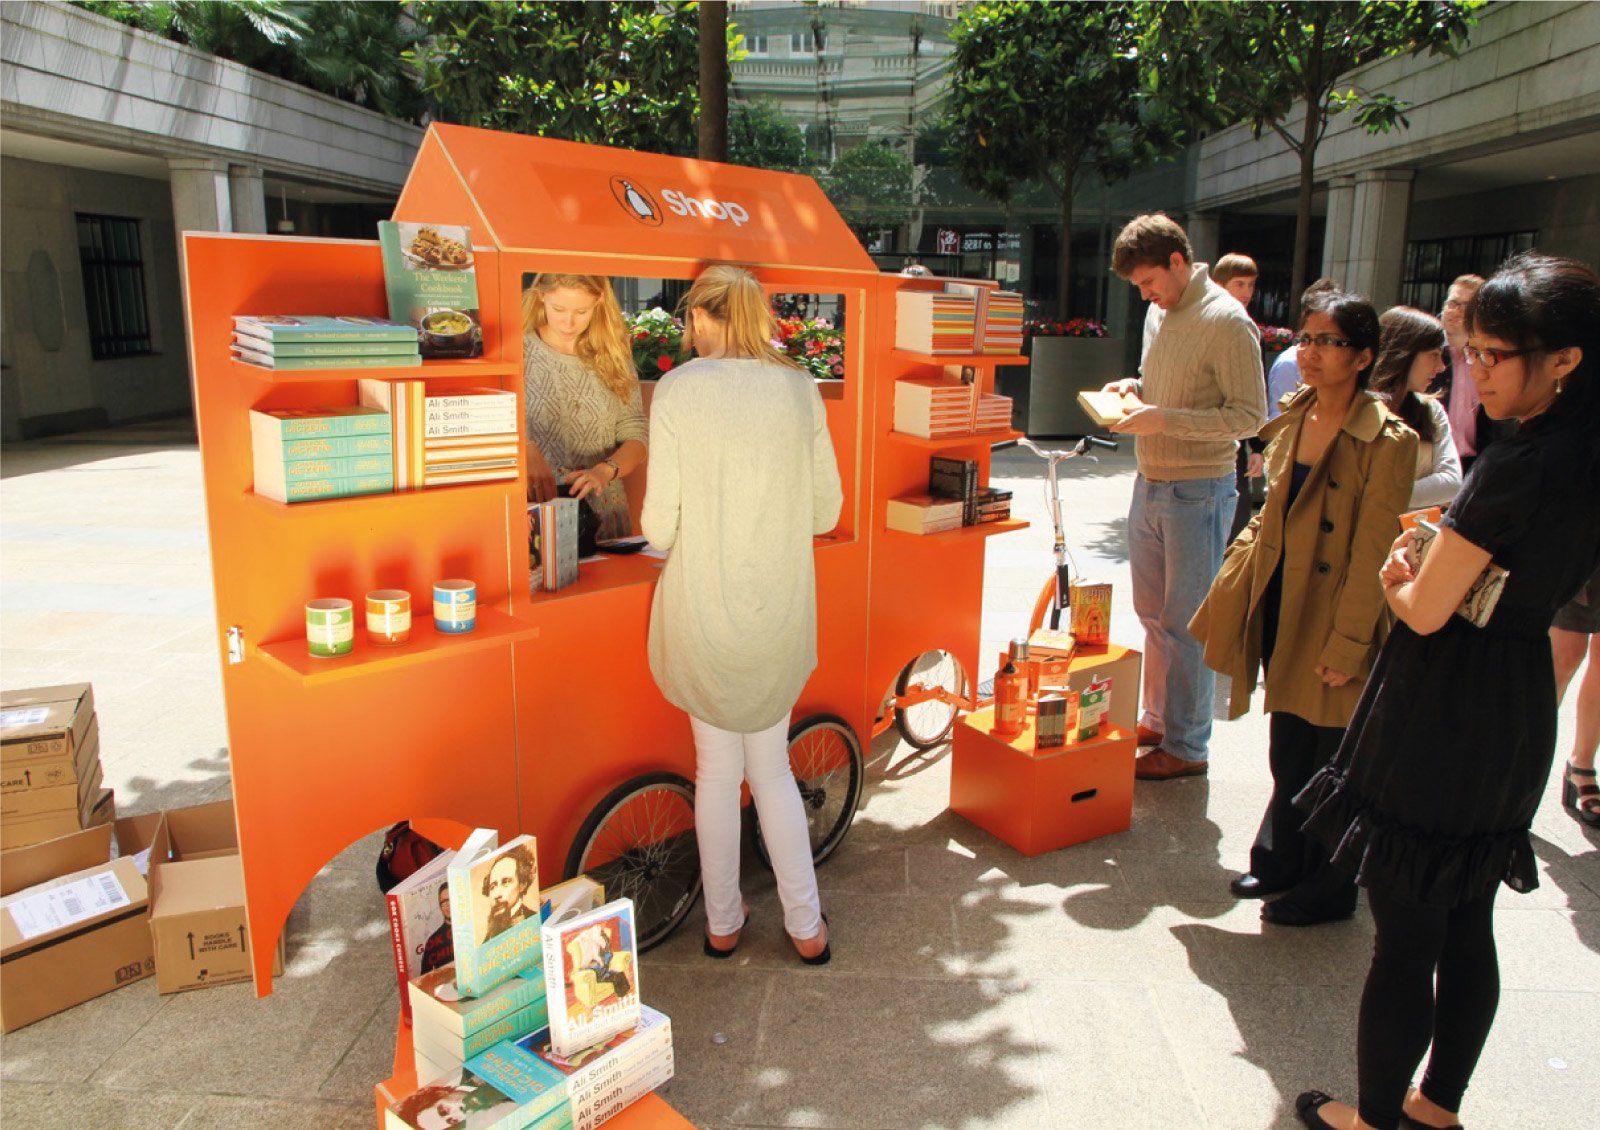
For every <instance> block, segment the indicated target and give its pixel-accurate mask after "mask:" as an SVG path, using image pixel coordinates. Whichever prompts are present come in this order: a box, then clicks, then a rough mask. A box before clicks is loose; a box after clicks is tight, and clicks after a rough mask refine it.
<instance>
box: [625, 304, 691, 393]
mask: <svg viewBox="0 0 1600 1130" xmlns="http://www.w3.org/2000/svg"><path fill="white" fill-rule="evenodd" d="M629 326H630V329H631V331H632V334H633V342H632V344H633V367H634V368H635V369H637V370H638V371H639V379H640V380H641V381H654V380H659V379H660V378H661V376H662V375H663V374H664V373H667V372H669V371H671V370H672V369H673V368H674V367H675V366H676V365H677V364H678V363H679V362H680V361H682V360H683V319H681V318H674V317H673V316H672V315H671V314H669V313H667V312H666V311H665V310H663V309H662V308H661V307H659V306H653V307H651V308H650V309H649V310H644V311H641V312H640V313H638V314H635V315H634V316H633V317H632V319H630V321H629Z"/></svg>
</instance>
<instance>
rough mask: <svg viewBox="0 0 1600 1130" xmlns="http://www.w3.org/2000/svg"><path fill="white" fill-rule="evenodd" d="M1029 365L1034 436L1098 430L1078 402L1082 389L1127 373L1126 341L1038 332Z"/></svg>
mask: <svg viewBox="0 0 1600 1130" xmlns="http://www.w3.org/2000/svg"><path fill="white" fill-rule="evenodd" d="M1031 345H1032V358H1033V359H1032V363H1031V364H1030V365H1029V366H1028V416H1027V421H1026V427H1025V429H1024V430H1025V431H1026V432H1027V433H1028V434H1029V435H1031V436H1073V435H1078V436H1081V435H1084V434H1087V433H1089V432H1095V431H1099V430H1100V429H1099V428H1096V427H1095V425H1094V422H1093V421H1091V420H1090V419H1089V417H1087V416H1085V415H1084V414H1083V409H1082V408H1079V407H1078V393H1080V392H1082V391H1083V390H1084V389H1099V388H1101V387H1103V386H1104V385H1106V384H1107V383H1109V382H1111V381H1114V380H1117V379H1118V378H1119V377H1126V376H1130V375H1132V374H1131V373H1129V372H1125V371H1124V370H1125V368H1126V365H1125V363H1124V361H1123V354H1124V352H1125V350H1126V343H1124V342H1123V340H1122V339H1121V338H1117V337H1035V338H1033V339H1032V342H1031Z"/></svg>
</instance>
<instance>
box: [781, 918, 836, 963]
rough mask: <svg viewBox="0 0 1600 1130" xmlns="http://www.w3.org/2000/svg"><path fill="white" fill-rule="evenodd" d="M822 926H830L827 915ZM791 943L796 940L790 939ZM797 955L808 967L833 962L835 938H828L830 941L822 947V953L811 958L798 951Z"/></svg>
mask: <svg viewBox="0 0 1600 1130" xmlns="http://www.w3.org/2000/svg"><path fill="white" fill-rule="evenodd" d="M822 924H823V926H827V925H828V916H827V915H826V914H824V915H823V916H822ZM808 940H809V939H808ZM789 941H790V942H791V943H792V942H793V941H794V939H793V938H790V939H789ZM796 953H797V956H798V957H799V958H800V960H801V961H802V962H803V963H805V964H806V965H826V964H828V962H830V961H832V960H833V938H832V937H831V936H830V937H829V938H828V941H827V942H826V943H825V944H824V945H823V947H822V952H821V953H814V954H812V955H811V956H810V957H807V956H806V955H805V954H803V953H799V952H798V951H796Z"/></svg>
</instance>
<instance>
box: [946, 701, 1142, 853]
mask: <svg viewBox="0 0 1600 1130" xmlns="http://www.w3.org/2000/svg"><path fill="white" fill-rule="evenodd" d="M993 726H994V710H993V708H991V707H986V708H984V709H982V710H975V711H973V712H972V713H971V714H967V715H964V716H963V717H961V718H958V719H956V725H955V744H954V747H953V750H952V752H951V760H950V809H951V811H952V812H956V813H958V814H960V815H961V816H964V817H966V818H967V819H968V820H970V821H972V822H973V823H974V824H976V825H977V826H978V827H980V828H982V829H984V830H985V831H986V832H990V833H992V834H993V835H995V836H998V837H999V838H1000V839H1002V840H1004V841H1005V842H1006V843H1008V844H1010V845H1011V846H1012V847H1014V848H1016V849H1017V850H1018V851H1020V852H1022V853H1023V854H1024V855H1039V854H1041V853H1043V852H1047V851H1055V850H1057V849H1058V848H1064V847H1067V846H1069V845H1071V844H1079V843H1083V842H1084V841H1085V840H1092V839H1095V838H1097V837H1099V836H1105V835H1109V834H1110V833H1112V832H1122V831H1126V830H1127V829H1128V827H1129V826H1130V825H1131V824H1132V822H1133V759H1134V756H1135V751H1136V743H1135V740H1134V736H1133V731H1132V730H1118V729H1116V728H1114V727H1107V728H1105V729H1103V730H1102V731H1101V736H1100V737H1098V738H1093V739H1091V740H1089V741H1087V742H1079V743H1076V744H1073V745H1067V746H1062V747H1060V748H1058V749H1043V750H1040V749H1036V748H1035V733H1034V720H1033V719H1032V718H1030V719H1028V724H1027V725H1026V727H1024V729H1023V731H1022V733H1020V734H1018V735H1017V736H1016V737H1014V738H1005V737H1001V736H999V735H997V734H994V733H992V732H991V730H992V729H993Z"/></svg>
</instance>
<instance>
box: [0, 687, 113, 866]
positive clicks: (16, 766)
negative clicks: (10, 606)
mask: <svg viewBox="0 0 1600 1130" xmlns="http://www.w3.org/2000/svg"><path fill="white" fill-rule="evenodd" d="M101 776H102V774H101V769H100V722H99V719H98V718H96V716H95V710H94V689H93V688H92V687H90V685H89V684H88V683H71V684H68V685H66V686H59V687H36V688H33V689H31V690H19V691H5V692H4V693H3V694H0V848H5V849H8V850H9V849H11V848H19V847H27V846H28V845H29V844H37V843H42V842H43V841H45V840H53V839H55V838H56V837H57V836H65V835H68V834H70V833H72V832H76V831H79V830H80V829H83V828H91V827H94V826H95V825H96V824H109V823H110V822H111V820H112V817H113V815H114V814H113V812H112V810H111V806H112V796H111V790H110V789H102V788H101V787H100V783H101Z"/></svg>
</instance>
